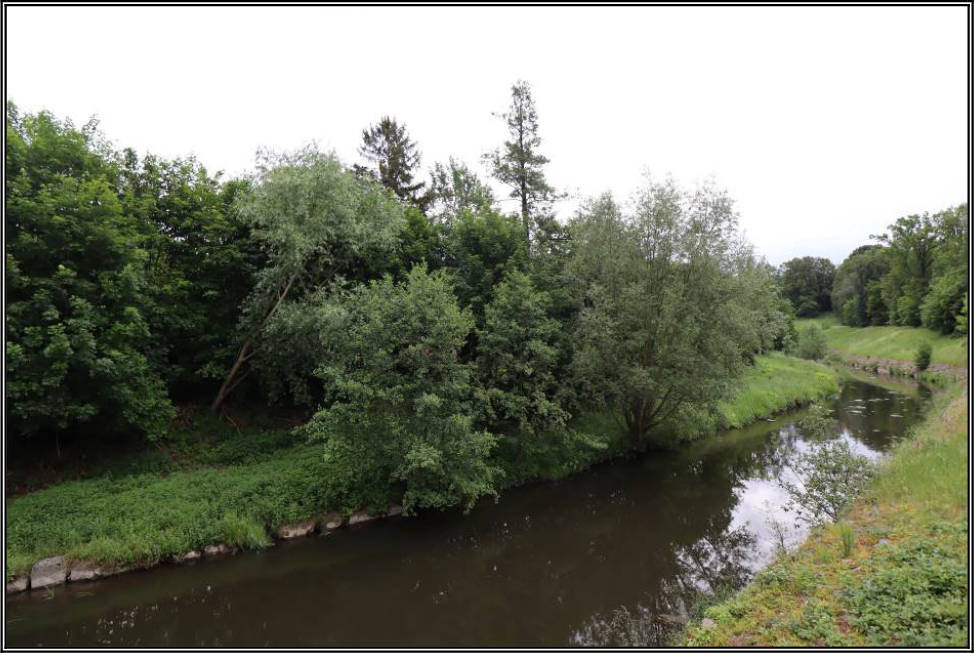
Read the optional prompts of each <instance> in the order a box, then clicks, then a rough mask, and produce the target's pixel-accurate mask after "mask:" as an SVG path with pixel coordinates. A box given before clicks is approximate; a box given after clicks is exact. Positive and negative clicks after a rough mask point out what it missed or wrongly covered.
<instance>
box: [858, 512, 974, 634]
mask: <svg viewBox="0 0 974 653" xmlns="http://www.w3.org/2000/svg"><path fill="white" fill-rule="evenodd" d="M945 526H946V528H947V529H949V530H953V531H954V535H953V538H952V539H955V540H960V537H958V536H961V535H962V534H963V530H966V528H963V529H962V527H964V526H966V524H960V525H957V526H955V525H953V524H946V525H945ZM880 548H881V550H880V551H879V552H878V553H877V554H876V556H875V557H874V559H873V560H872V561H870V565H869V568H868V571H867V572H866V574H865V578H864V579H863V581H862V582H861V583H859V584H856V585H855V586H852V587H850V588H849V589H848V590H847V600H848V602H849V605H850V606H851V609H852V612H853V614H854V615H855V620H854V624H855V627H856V629H857V630H859V631H861V632H863V633H864V634H865V635H866V641H867V643H868V645H870V646H892V645H897V646H964V645H966V644H967V640H968V630H967V627H968V594H967V590H968V585H967V573H968V570H967V564H966V562H965V560H964V558H963V557H962V556H959V555H958V549H955V548H954V547H947V546H945V545H944V543H942V541H941V538H934V537H923V538H917V539H913V540H911V541H909V542H905V543H894V544H888V545H886V546H884V547H880Z"/></svg>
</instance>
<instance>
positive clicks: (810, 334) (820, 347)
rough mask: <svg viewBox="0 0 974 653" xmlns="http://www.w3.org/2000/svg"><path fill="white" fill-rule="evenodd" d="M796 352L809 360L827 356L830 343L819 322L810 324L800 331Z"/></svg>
mask: <svg viewBox="0 0 974 653" xmlns="http://www.w3.org/2000/svg"><path fill="white" fill-rule="evenodd" d="M796 353H797V354H798V355H799V356H801V357H802V358H807V359H809V360H821V359H823V358H825V354H826V353H828V343H827V342H826V339H825V334H824V333H823V332H822V329H820V328H819V327H818V325H817V324H809V325H808V326H807V327H805V328H804V329H803V330H802V331H801V332H800V335H799V337H798V348H797V352H796Z"/></svg>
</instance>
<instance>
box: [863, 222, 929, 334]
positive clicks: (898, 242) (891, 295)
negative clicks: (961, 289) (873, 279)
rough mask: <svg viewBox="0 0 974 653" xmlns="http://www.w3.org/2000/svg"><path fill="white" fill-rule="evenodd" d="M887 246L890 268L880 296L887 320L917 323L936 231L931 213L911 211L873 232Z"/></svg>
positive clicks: (902, 323) (908, 323) (897, 322)
mask: <svg viewBox="0 0 974 653" xmlns="http://www.w3.org/2000/svg"><path fill="white" fill-rule="evenodd" d="M874 238H875V239H876V240H878V241H879V242H880V243H882V244H884V245H885V246H886V260H887V261H888V262H889V272H887V273H886V276H884V277H883V299H884V301H885V302H886V306H887V307H888V308H889V322H890V324H896V325H902V326H920V324H921V322H922V320H921V317H920V305H921V304H922V302H923V297H924V295H926V294H927V290H928V288H929V287H930V278H931V276H932V274H933V261H934V252H935V250H936V248H937V240H938V234H937V229H936V224H935V222H934V220H933V219H931V217H930V215H928V214H924V215H910V216H906V217H903V218H900V219H898V220H897V221H896V222H894V223H893V224H891V225H890V226H889V232H888V233H884V234H879V235H878V236H874Z"/></svg>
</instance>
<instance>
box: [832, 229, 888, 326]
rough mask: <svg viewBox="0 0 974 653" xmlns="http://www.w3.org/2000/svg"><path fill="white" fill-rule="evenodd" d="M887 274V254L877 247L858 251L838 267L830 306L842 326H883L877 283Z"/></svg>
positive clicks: (882, 304) (885, 312)
mask: <svg viewBox="0 0 974 653" xmlns="http://www.w3.org/2000/svg"><path fill="white" fill-rule="evenodd" d="M888 271H889V261H888V256H887V251H886V249H885V248H883V247H880V246H879V245H865V246H863V247H859V248H857V249H856V250H854V251H853V252H852V254H850V255H849V256H848V258H846V260H844V261H843V262H842V264H841V265H839V267H838V269H836V271H835V281H834V282H833V284H832V306H833V307H834V308H835V309H837V311H838V313H839V317H840V319H841V320H842V323H843V324H848V325H850V326H868V325H870V324H886V321H887V320H888V319H889V309H888V308H887V307H886V303H885V301H884V300H883V295H882V291H881V290H882V284H881V282H882V278H883V277H884V276H885V275H886V273H887V272H888Z"/></svg>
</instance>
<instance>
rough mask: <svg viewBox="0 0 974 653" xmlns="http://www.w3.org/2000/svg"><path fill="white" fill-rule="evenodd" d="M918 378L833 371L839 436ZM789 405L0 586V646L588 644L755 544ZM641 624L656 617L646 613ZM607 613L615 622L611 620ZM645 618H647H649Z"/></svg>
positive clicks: (907, 402)
mask: <svg viewBox="0 0 974 653" xmlns="http://www.w3.org/2000/svg"><path fill="white" fill-rule="evenodd" d="M926 395H927V393H926V392H925V391H923V390H922V389H917V388H912V387H910V386H903V388H902V389H896V388H892V389H889V388H887V387H880V386H878V385H872V384H869V383H866V382H860V381H850V382H847V383H846V384H845V385H844V386H843V389H842V393H841V395H840V396H839V397H838V399H837V401H836V403H835V408H836V414H837V416H838V418H839V420H840V423H841V424H842V433H841V435H840V436H839V437H843V438H846V439H847V440H849V442H850V443H852V444H853V445H854V447H855V448H856V449H857V450H858V451H860V452H862V453H864V454H866V455H869V456H872V457H877V456H880V455H882V453H883V452H884V451H885V450H886V449H888V447H889V446H890V445H891V444H892V443H893V442H895V441H896V439H897V438H900V437H902V436H903V435H904V433H905V432H906V429H907V428H908V427H909V425H910V424H912V423H914V422H915V421H916V420H917V419H918V418H919V417H920V414H921V412H922V407H923V404H924V402H925V398H926ZM796 415H798V413H795V414H792V415H787V416H779V417H778V418H777V419H776V420H775V421H762V422H759V423H757V424H754V425H752V426H750V427H748V428H745V429H741V430H738V431H731V432H728V433H724V434H722V435H720V436H719V437H716V438H708V439H706V440H704V441H701V442H698V443H695V444H693V445H691V446H688V447H685V448H683V449H680V450H679V451H676V452H672V453H662V454H661V453H658V452H655V453H650V454H647V455H645V456H643V457H641V458H638V459H635V460H626V461H620V462H613V463H607V464H604V465H600V466H597V467H595V468H593V469H590V470H588V471H587V472H584V473H581V474H578V475H575V476H573V477H570V478H568V479H564V480H562V481H557V482H548V483H537V484H533V485H529V486H525V487H520V488H516V489H512V490H508V491H506V492H505V493H504V494H503V495H502V497H501V499H500V501H499V502H498V503H493V502H492V501H490V502H485V503H483V504H481V505H479V506H478V507H477V508H475V509H474V510H473V511H472V512H471V513H470V514H468V515H466V516H464V515H461V514H459V513H452V512H448V513H438V514H429V515H422V516H420V517H416V518H396V519H386V520H381V521H378V522H372V523H367V524H362V525H358V526H355V527H351V528H345V529H341V530H339V531H336V532H333V533H331V534H328V535H324V536H319V537H312V538H307V539H304V540H299V541H291V542H285V543H281V544H279V545H277V546H274V547H272V548H270V549H267V550H264V551H259V552H248V553H243V554H240V555H237V556H232V557H228V558H225V559H223V560H218V561H201V562H199V563H196V564H189V565H181V566H175V565H166V566H161V567H157V568H155V569H151V570H147V571H142V572H133V573H129V574H125V575H121V576H116V577H113V578H109V579H104V580H100V581H97V582H93V583H74V584H69V585H65V586H61V587H57V588H56V589H54V590H53V592H45V591H43V590H42V591H37V592H26V593H23V594H19V595H13V596H10V597H7V599H6V608H7V611H6V636H7V641H6V644H7V645H8V646H35V645H46V646H112V647H126V646H166V647H189V646H265V645H270V646H280V647H294V646H322V647H326V646H343V645H348V646H356V645H375V646H397V645H399V646H422V645H428V646H460V645H468V646H478V645H479V646H508V645H523V646H534V645H537V646H566V645H572V644H582V645H586V644H589V645H591V644H596V645H597V644H605V643H609V642H610V640H609V639H607V637H608V636H609V635H611V634H612V632H611V631H612V630H613V629H618V628H620V627H630V626H627V625H626V624H629V622H620V620H619V618H618V617H619V615H621V614H623V612H622V611H625V612H626V613H628V614H629V615H634V616H642V617H647V616H654V615H664V616H672V615H679V614H681V613H682V612H684V611H685V609H686V604H687V603H688V602H690V601H692V597H693V596H694V593H695V592H696V591H698V590H708V589H711V588H715V587H718V586H730V587H737V586H740V585H741V584H743V583H744V582H746V581H747V580H748V579H749V578H750V577H751V576H752V575H753V573H754V572H755V571H757V570H758V569H760V568H761V567H762V566H763V565H765V564H767V563H768V561H769V560H770V559H771V558H772V557H773V555H774V552H775V547H776V546H777V545H776V542H777V541H778V536H777V530H776V529H774V528H772V526H771V525H770V521H771V519H772V518H773V519H775V520H776V521H777V522H778V523H780V524H781V525H782V526H783V529H784V537H785V539H786V540H787V542H788V544H789V545H791V546H794V544H795V543H797V542H798V541H800V539H801V538H802V537H804V535H805V531H804V530H803V529H802V528H800V527H798V526H796V525H795V523H794V521H793V519H792V517H791V514H790V513H788V512H784V511H782V505H783V503H784V501H785V498H786V497H785V494H784V492H783V490H782V489H781V488H780V486H779V484H778V480H779V479H780V478H782V477H784V476H787V474H788V473H789V472H788V462H789V461H790V460H791V459H792V458H793V456H794V455H795V453H796V452H799V451H802V450H804V449H807V448H808V446H809V445H810V438H808V437H807V436H806V435H805V434H803V433H802V432H801V431H800V429H798V428H797V426H796V425H795V423H794V420H795V417H796ZM635 621H636V622H638V623H641V624H643V626H642V627H646V624H652V626H650V627H649V630H652V631H654V632H656V630H658V631H659V632H663V631H664V630H665V629H664V627H663V625H661V624H662V623H663V622H660V621H659V620H655V621H653V620H650V619H638V620H635ZM620 624H622V625H620ZM656 634H659V633H658V632H657V633H656Z"/></svg>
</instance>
